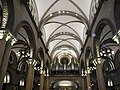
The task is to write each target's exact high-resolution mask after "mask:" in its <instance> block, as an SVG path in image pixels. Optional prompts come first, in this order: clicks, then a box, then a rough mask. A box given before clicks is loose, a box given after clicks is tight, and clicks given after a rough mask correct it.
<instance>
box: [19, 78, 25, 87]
mask: <svg viewBox="0 0 120 90" xmlns="http://www.w3.org/2000/svg"><path fill="white" fill-rule="evenodd" d="M19 85H20V86H25V79H24V78H21V79H20V82H19Z"/></svg>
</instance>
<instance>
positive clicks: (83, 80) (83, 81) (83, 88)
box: [81, 76, 85, 90]
mask: <svg viewBox="0 0 120 90" xmlns="http://www.w3.org/2000/svg"><path fill="white" fill-rule="evenodd" d="M81 85H82V86H81V88H82V90H85V77H84V76H82V77H81Z"/></svg>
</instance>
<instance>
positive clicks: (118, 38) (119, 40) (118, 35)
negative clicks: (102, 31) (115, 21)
mask: <svg viewBox="0 0 120 90" xmlns="http://www.w3.org/2000/svg"><path fill="white" fill-rule="evenodd" d="M112 39H113V40H114V41H115V42H116V43H117V44H119V43H120V30H118V32H117V33H116V35H115V36H114V37H113V38H112Z"/></svg>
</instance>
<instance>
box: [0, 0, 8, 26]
mask: <svg viewBox="0 0 120 90" xmlns="http://www.w3.org/2000/svg"><path fill="white" fill-rule="evenodd" d="M2 9H3V17H2V24H1V28H5V27H6V25H7V22H8V6H7V2H6V0H3V3H2Z"/></svg>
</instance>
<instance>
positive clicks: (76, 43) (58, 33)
mask: <svg viewBox="0 0 120 90" xmlns="http://www.w3.org/2000/svg"><path fill="white" fill-rule="evenodd" d="M35 1H36V4H37V7H38V13H39V21H40V23H39V29H40V30H41V31H42V34H43V35H42V38H43V41H44V43H45V45H46V47H47V48H48V50H49V55H50V56H51V58H52V59H54V58H58V59H61V58H62V57H69V58H76V59H77V58H78V57H79V55H80V53H81V48H82V46H83V44H84V42H85V39H86V34H85V33H86V30H87V29H88V28H89V13H90V6H91V2H92V0H35Z"/></svg>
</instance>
